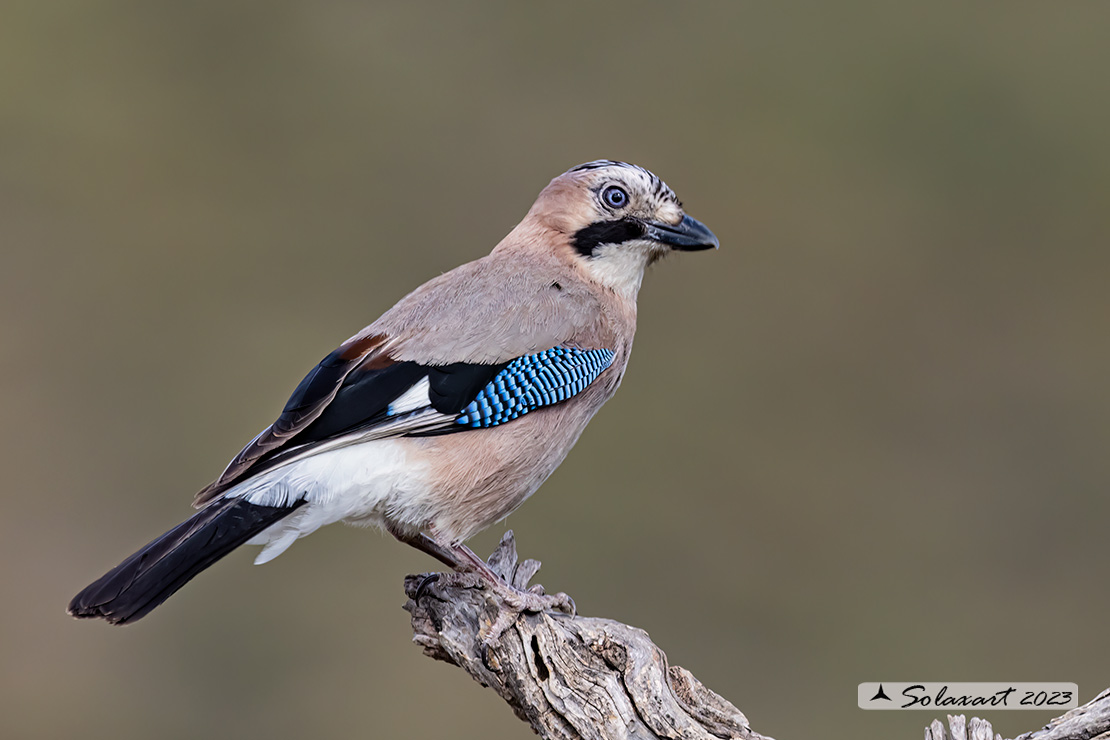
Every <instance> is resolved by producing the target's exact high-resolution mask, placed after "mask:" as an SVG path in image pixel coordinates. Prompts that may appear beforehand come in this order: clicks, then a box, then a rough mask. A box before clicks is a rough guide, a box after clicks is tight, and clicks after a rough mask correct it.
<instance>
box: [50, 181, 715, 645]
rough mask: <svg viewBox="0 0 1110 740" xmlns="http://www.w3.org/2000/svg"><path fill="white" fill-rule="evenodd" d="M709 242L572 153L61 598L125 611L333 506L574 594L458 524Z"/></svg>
mask: <svg viewBox="0 0 1110 740" xmlns="http://www.w3.org/2000/svg"><path fill="white" fill-rule="evenodd" d="M719 246H720V243H719V241H718V239H717V237H716V236H715V235H714V234H713V232H711V231H710V230H709V229H708V228H707V227H706V226H705V225H704V224H702V223H701V222H700V221H698V220H696V219H694V218H692V217H691V216H689V215H687V214H686V212H685V210H684V208H683V205H682V203H681V201H679V199H678V197H677V196H676V195H675V193H674V191H673V190H672V189H671V188H670V187H668V186H667V185H666V183H664V182H663V181H662V180H661V179H660V178H659V177H658V176H656V175H655V174H653V173H652V172H650V171H649V170H647V169H644V168H643V167H639V166H637V165H633V164H629V163H626V162H620V161H616V160H596V161H592V162H587V163H585V164H581V165H578V166H576V167H573V168H571V169H569V170H567V171H566V172H564V173H563V174H561V175H559V176H557V177H555V178H554V179H553V180H551V182H550V183H549V184H548V185H547V186H546V187H545V188H543V189H542V191H541V192H540V193H539V196H538V197H537V198H536V201H535V202H534V204H533V205H532V207H531V209H530V210H529V211H528V213H527V214H526V215H525V217H524V219H523V220H522V221H521V222H520V223H519V224H518V225H517V226H516V227H515V228H513V229H512V230H511V231H510V232H509V233H508V235H507V236H505V237H504V239H502V240H501V241H500V242H499V243H498V244H497V245H496V246H495V247H494V249H493V251H492V252H491V253H489V254H488V255H486V256H485V257H482V258H480V259H477V260H475V261H472V262H468V263H466V264H463V265H461V266H460V267H457V268H455V269H453V270H450V271H449V272H445V273H442V274H440V275H439V276H437V277H435V278H433V279H431V280H429V281H428V282H426V283H424V284H423V285H421V286H420V287H418V288H416V289H415V290H413V291H412V292H411V293H409V294H408V295H406V296H405V297H404V298H402V299H401V300H400V301H399V302H397V303H396V305H394V306H393V307H392V308H390V309H389V310H387V311H386V312H385V313H384V314H383V315H382V316H381V317H380V318H378V319H377V320H376V321H374V322H373V323H371V324H370V325H369V326H367V327H366V328H364V329H362V330H361V331H359V332H358V333H357V334H355V335H354V336H352V337H351V338H349V339H347V340H346V341H344V342H343V343H342V344H340V345H339V347H338V348H337V349H336V350H335V351H333V352H331V353H330V354H329V355H328V356H327V357H325V358H324V359H323V360H322V361H321V362H320V363H319V364H318V365H316V367H314V368H313V369H312V370H311V371H310V372H309V373H308V374H307V375H306V376H305V377H304V379H303V380H302V381H301V382H300V384H299V385H298V386H297V387H296V389H295V390H294V391H293V393H292V395H291V396H290V397H289V400H288V402H287V403H286V404H285V407H284V409H283V410H282V411H281V413H280V415H278V417H277V419H276V420H275V421H274V422H273V423H272V424H271V425H270V426H268V427H266V429H264V430H263V431H262V432H261V433H260V434H259V435H258V436H256V437H255V438H254V439H252V440H251V441H250V442H249V443H248V444H247V445H246V446H245V447H244V448H243V449H242V450H241V451H240V452H239V453H238V454H237V455H236V456H235V457H234V458H233V459H232V460H231V462H230V463H229V464H228V465H227V466H226V468H224V470H223V472H222V473H221V474H220V475H219V476H218V477H217V478H216V479H215V480H214V481H213V482H212V483H211V484H209V485H208V486H207V487H205V488H204V489H203V490H201V491H200V492H199V493H197V494H196V497H195V499H194V502H193V503H194V506H195V507H196V508H197V509H198V511H197V512H196V513H195V514H193V515H192V517H191V518H189V519H187V520H186V521H184V522H183V523H181V524H179V525H178V526H176V527H174V528H173V529H171V530H169V531H168V532H166V533H165V534H163V535H161V536H160V537H158V538H156V539H155V540H153V541H151V542H150V543H149V544H147V545H146V546H145V547H143V548H142V549H140V550H139V551H138V552H136V553H134V554H133V555H131V556H130V557H128V558H127V559H126V560H124V561H123V562H121V563H120V564H119V565H118V566H116V567H115V568H113V569H112V570H110V571H109V572H108V573H106V574H105V575H104V576H102V577H101V578H99V579H97V580H96V581H94V582H93V583H92V584H90V585H89V586H88V587H86V588H85V589H84V590H82V591H81V592H80V593H79V594H77V596H75V597H74V598H73V600H72V601H71V602H70V604H69V608H68V612H69V614H71V615H72V616H74V617H77V618H101V619H104V620H106V621H107V622H109V623H111V624H118V625H122V624H129V623H133V622H135V621H137V620H139V619H141V618H142V617H144V616H146V615H147V614H149V613H150V612H151V611H152V610H153V609H155V608H156V607H157V606H159V605H160V604H162V603H163V602H164V601H165V600H166V599H168V598H169V597H170V596H171V595H173V594H174V593H175V592H177V591H178V590H179V589H180V588H181V587H182V586H184V585H185V584H186V583H187V582H188V581H189V580H191V579H192V578H193V577H194V576H196V575H197V574H199V573H200V572H201V571H203V570H204V569H205V568H207V567H209V566H210V565H212V564H213V563H215V562H216V561H217V560H219V559H220V558H222V557H224V556H225V555H227V554H228V553H230V552H231V551H232V550H234V549H236V548H237V547H239V546H240V545H243V544H253V545H262V546H263V549H262V550H261V552H260V553H259V554H258V556H257V558H256V559H255V563H256V564H261V563H265V562H268V561H270V560H272V559H273V558H275V557H277V556H278V555H280V554H281V553H282V552H283V551H285V549H286V548H288V547H289V546H290V545H291V544H292V543H293V542H294V541H295V540H297V539H298V538H300V537H304V536H305V535H308V534H311V533H312V532H314V531H315V530H317V529H319V528H320V527H322V526H325V525H327V524H332V523H335V522H339V521H344V522H347V523H351V524H359V525H370V526H377V527H379V528H381V529H383V530H385V531H386V532H388V533H390V534H391V535H393V536H394V537H395V538H396V539H398V540H400V541H401V542H404V543H406V544H409V545H412V546H414V547H416V548H418V549H420V550H422V551H423V552H425V553H428V554H429V555H431V556H433V557H435V558H436V559H438V560H440V561H441V562H443V563H444V564H446V565H448V566H449V567H450V568H451V569H452V571H453V573H454V574H463V575H468V576H471V577H475V578H477V579H478V581H479V582H481V583H482V584H483V585H484V586H487V587H489V588H491V589H493V590H494V591H495V592H496V593H497V594H499V595H501V596H502V597H503V598H504V599H505V600H506V603H508V604H510V605H511V607H512V608H515V609H517V610H527V611H542V610H544V609H548V608H562V609H564V610H566V607H567V601H568V600H569V597H566V595H565V594H543V593H542V588H539V589H537V588H535V587H533V588H532V589H529V590H527V591H525V590H523V589H516V588H514V587H512V586H510V585H509V584H507V583H505V582H504V581H503V580H501V579H500V578H499V577H498V576H497V574H496V573H494V572H493V571H492V570H491V569H490V568H489V566H488V565H487V564H486V563H485V561H483V560H482V559H481V558H480V557H478V556H477V555H476V554H474V553H473V552H472V551H471V550H470V549H469V548H468V547H467V546H466V545H465V544H464V543H465V541H466V540H467V539H468V538H469V537H471V536H472V535H474V534H475V533H477V532H479V531H481V530H482V529H484V528H486V527H488V526H489V525H491V524H493V523H495V522H498V521H500V520H502V519H504V518H505V517H507V516H508V515H509V514H510V513H511V512H513V511H514V510H515V509H516V508H517V507H519V506H520V505H521V504H522V503H523V502H524V501H525V499H527V498H528V497H529V496H531V495H532V494H533V493H534V492H535V491H536V490H537V489H538V488H539V487H540V485H541V484H542V483H543V482H544V481H545V480H546V479H547V478H548V476H550V475H551V474H552V472H554V470H555V469H556V468H557V467H558V466H559V465H560V464H561V463H562V462H563V460H564V458H565V457H566V456H567V453H568V452H569V451H570V449H571V448H572V447H573V446H574V444H575V442H576V441H577V440H578V438H579V435H581V434H582V431H583V429H584V428H585V427H586V425H587V423H588V422H589V421H590V419H591V418H592V417H593V416H594V414H595V413H596V412H597V411H598V409H600V408H601V406H602V404H604V403H605V402H606V401H607V400H609V398H611V397H612V396H613V394H614V393H615V392H616V390H617V388H618V386H619V385H620V384H621V380H622V378H623V377H624V373H625V369H626V366H627V364H628V360H629V354H630V352H631V350H632V340H633V337H634V335H635V331H636V300H637V294H638V292H639V289H640V285H641V282H642V280H643V277H644V271H645V270H646V268H647V267H648V266H649V265H651V264H652V263H654V262H656V261H657V260H659V259H660V258H661V257H663V256H665V255H667V254H669V253H671V252H673V251H698V250H707V249H717V248H719ZM447 575H452V574H451V573H449V574H447ZM570 608H571V610H573V602H571V607H570Z"/></svg>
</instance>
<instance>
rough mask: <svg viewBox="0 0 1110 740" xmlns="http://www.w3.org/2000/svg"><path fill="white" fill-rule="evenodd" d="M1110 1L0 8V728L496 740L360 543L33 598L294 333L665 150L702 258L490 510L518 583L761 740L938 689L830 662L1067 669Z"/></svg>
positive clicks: (1094, 560)
mask: <svg viewBox="0 0 1110 740" xmlns="http://www.w3.org/2000/svg"><path fill="white" fill-rule="evenodd" d="M1108 24H1110V8H1108V7H1107V5H1106V4H1104V3H1063V4H1052V3H1048V4H1046V3H1043V2H1008V3H981V4H970V5H969V4H966V3H930V4H928V5H927V6H926V5H921V4H918V5H909V4H889V3H869V4H835V5H834V4H832V3H824V4H820V3H814V4H810V5H807V6H803V5H796V4H790V5H787V4H777V3H758V4H757V3H738V2H733V3H724V2H718V3H708V2H706V3H686V4H681V5H680V4H677V3H641V4H632V3H619V4H604V5H603V4H592V3H589V4H586V3H583V4H575V3H560V4H559V5H558V9H546V10H545V9H541V8H540V7H539V6H537V5H527V6H525V5H523V4H509V3H492V2H491V3H470V4H466V5H465V6H464V5H462V4H450V3H439V4H435V3H410V4H405V5H404V6H401V4H397V5H389V6H385V5H377V4H374V3H365V2H340V1H335V2H332V1H328V2H313V3H308V2H302V3H295V2H194V3H172V2H100V3H77V2H53V3H44V2H16V3H9V4H7V5H6V6H5V9H4V10H3V11H2V22H0V239H2V249H3V268H2V272H0V306H2V313H0V332H2V341H0V384H2V389H3V401H4V407H5V417H6V420H7V423H6V424H4V425H3V430H2V431H0V434H2V444H0V450H2V452H0V455H3V461H2V466H3V471H4V478H5V480H4V485H3V497H4V499H3V505H4V515H3V519H2V522H0V563H2V565H0V569H2V571H0V572H2V578H3V582H4V592H5V593H7V594H8V595H9V597H10V598H9V599H8V601H7V603H6V604H5V606H4V608H3V610H2V616H0V635H2V638H0V639H2V645H3V647H2V651H0V696H2V697H3V699H0V704H2V705H3V711H2V712H0V736H3V737H5V738H57V737H65V736H81V737H93V738H97V737H112V738H115V739H117V740H124V739H127V738H151V737H159V738H194V737H216V738H220V737H268V738H274V739H275V740H276V739H279V738H299V737H314V738H355V737H389V736H406V737H409V736H411V737H430V736H445V735H450V736H451V737H457V738H462V739H466V738H494V737H496V738H501V737H504V738H523V737H531V732H530V731H529V730H528V728H527V727H526V726H525V725H523V724H521V723H520V722H519V721H518V720H516V719H515V718H514V717H513V716H512V714H511V713H510V712H509V710H508V709H507V708H506V707H505V706H503V705H502V703H501V701H500V700H499V699H498V698H497V697H495V696H494V694H493V693H492V692H489V691H486V690H483V689H481V688H480V687H479V686H478V685H477V684H474V683H472V682H470V681H469V679H467V678H466V677H465V676H464V675H463V674H462V673H461V672H459V671H457V670H456V669H453V668H449V667H447V666H444V665H442V664H439V663H434V662H432V661H430V660H428V659H427V658H425V657H423V656H422V655H421V653H420V650H419V649H417V648H416V647H415V646H413V645H412V644H410V642H409V638H410V629H409V626H408V620H407V615H406V614H405V613H404V612H402V611H401V605H402V603H403V602H404V597H403V594H402V591H401V582H402V578H403V576H404V575H405V574H407V573H413V572H420V571H422V570H428V569H431V568H433V567H434V563H433V561H431V560H430V559H428V558H427V557H426V556H424V555H422V554H420V553H418V552H415V551H412V550H410V549H408V548H406V547H403V546H401V545H399V544H397V543H395V542H393V541H392V540H390V539H389V538H387V537H383V536H380V535H378V534H377V533H375V532H367V531H363V530H356V529H351V528H346V527H339V526H337V527H332V528H329V529H328V530H325V531H323V532H321V533H319V534H317V535H315V536H313V537H311V538H308V539H306V540H303V541H302V542H300V543H298V544H297V545H295V546H294V547H293V548H292V549H291V550H290V551H289V552H288V553H287V554H286V555H284V556H282V557H281V558H279V559H278V560H277V561H275V562H274V563H272V564H269V565H267V566H265V567H260V568H255V567H253V566H252V565H251V564H250V561H251V558H252V557H253V555H254V550H253V549H250V551H249V552H248V551H247V549H246V548H245V549H244V551H242V552H236V553H234V554H233V555H232V556H230V557H229V558H227V559H226V560H225V561H223V562H221V563H220V564H219V565H217V566H216V567H214V568H212V569H211V571H209V572H207V573H205V574H204V575H203V576H202V577H201V578H199V579H198V580H197V581H195V582H194V583H192V584H190V585H189V586H188V587H187V588H186V589H185V591H183V592H182V593H181V594H179V595H178V596H177V597H175V598H174V599H171V600H170V601H169V602H168V603H167V604H166V605H165V606H164V607H162V608H161V609H160V610H159V611H158V612H156V613H155V614H154V615H153V616H151V617H150V618H148V619H147V620H145V621H143V622H141V623H140V624H138V625H136V626H134V627H131V628H127V629H115V628H110V627H108V626H106V625H104V624H101V623H77V622H74V621H72V620H70V619H69V618H68V617H66V616H65V614H64V607H65V605H66V603H67V601H68V600H69V598H70V597H71V596H72V595H73V594H74V593H75V592H76V591H77V590H78V589H80V588H81V587H82V586H84V585H85V584H86V583H87V582H89V581H90V580H91V579H93V578H95V577H96V576H99V575H100V574H101V573H102V572H103V571H104V570H106V569H107V568H109V567H110V566H112V565H114V564H115V563H117V562H118V561H119V560H120V559H122V558H123V557H124V556H126V555H127V554H129V553H130V552H131V551H132V550H133V549H135V548H136V547H138V546H140V545H142V544H143V543H145V542H146V541H147V540H149V539H151V538H152V537H154V536H155V535H157V534H159V533H160V532H162V531H163V530H165V529H167V528H169V527H170V526H171V525H173V524H175V523H177V522H178V521H179V520H180V519H181V518H183V517H185V516H186V515H188V514H189V512H190V511H191V509H190V508H189V501H190V497H191V496H192V494H193V492H194V491H196V490H197V489H199V488H200V487H202V486H203V485H205V484H206V483H207V482H208V481H209V480H210V479H211V478H213V477H214V476H215V475H216V474H218V473H219V471H220V470H221V468H222V466H223V465H224V464H225V463H226V461H227V460H228V459H229V458H230V457H231V456H232V455H233V454H234V453H235V452H236V451H237V450H238V449H239V447H240V446H241V445H242V444H243V443H245V442H246V441H247V440H248V439H250V438H251V437H252V436H253V435H254V434H255V433H256V432H257V431H259V429H261V428H262V427H263V426H265V425H266V424H268V423H269V422H270V421H271V420H272V418H273V417H274V415H275V414H276V413H277V411H278V410H279V409H280V407H281V405H282V404H283V402H284V400H285V398H286V397H287V395H288V393H289V392H290V391H291V390H292V389H293V387H294V386H295V384H296V383H297V381H298V380H299V379H300V378H301V376H302V374H303V373H304V372H306V371H307V370H308V369H309V368H310V367H311V366H312V365H313V364H314V363H315V362H316V361H317V360H318V359H319V358H320V357H322V356H323V355H325V354H326V353H327V352H329V351H330V350H331V349H332V348H333V347H334V346H335V345H336V344H337V343H338V342H340V341H342V340H343V339H345V338H346V337H347V336H349V335H350V334H352V333H354V332H355V331H357V330H358V329H360V328H361V327H362V326H363V325H364V324H366V323H369V322H370V321H371V320H373V319H374V318H376V317H377V316H378V315H379V313H381V312H382V311H383V310H385V309H386V308H388V307H389V306H390V305H392V304H393V302H394V301H396V300H397V299H398V298H400V297H401V296H402V295H403V294H404V293H405V292H407V291H408V290H410V289H411V288H413V287H415V286H416V285H418V284H419V283H421V282H422V281H424V280H426V279H428V278H430V277H432V276H433V275H436V274H438V273H440V272H442V271H445V270H447V269H450V268H452V267H454V266H455V265H458V264H460V263H462V262H464V261H467V260H470V259H474V258H477V257H479V256H481V255H482V254H485V253H486V252H487V251H488V250H489V249H490V248H491V247H492V246H493V245H494V244H495V243H496V242H497V241H498V240H499V239H500V238H501V236H503V235H504V234H505V233H506V232H507V231H508V230H509V229H510V228H511V227H512V226H513V225H514V224H515V223H516V222H517V221H518V220H519V219H520V218H521V217H522V216H523V214H524V213H525V211H526V210H527V208H528V207H529V205H530V204H531V202H532V200H533V198H534V197H535V195H536V193H537V192H538V191H539V190H540V189H541V188H542V187H543V186H544V185H545V184H546V183H547V182H548V180H550V179H551V178H552V177H553V176H555V175H557V174H559V173H560V172H562V171H564V170H566V169H567V168H568V167H571V166H573V165H575V164H578V163H580V162H583V161H587V160H590V159H595V158H600V157H607V158H619V159H625V160H629V161H633V162H636V163H639V164H642V165H644V166H646V167H649V168H651V169H653V170H654V171H656V172H657V173H658V174H659V175H660V176H662V177H663V178H664V179H665V180H667V181H668V183H669V184H670V185H671V186H672V187H673V188H674V189H675V190H676V191H677V192H678V193H679V196H680V197H681V198H682V199H683V200H684V201H685V203H686V205H687V208H688V210H689V212H690V213H691V214H692V215H694V216H695V217H697V218H699V219H701V220H703V221H704V222H705V223H707V224H708V225H709V226H710V227H711V228H713V229H714V230H715V231H716V233H717V234H718V235H719V236H720V239H721V243H722V245H723V246H722V248H721V250H720V251H719V252H717V253H712V254H707V253H701V254H690V255H678V256H676V257H674V258H673V259H670V260H667V261H666V262H665V263H663V264H661V265H659V266H657V267H655V268H653V269H652V270H651V274H649V275H648V277H647V280H646V281H645V285H644V289H643V291H642V292H641V294H640V306H641V313H640V331H639V336H638V338H637V345H636V351H635V353H634V357H633V360H632V363H631V366H630V372H629V373H628V376H627V378H626V381H625V383H624V386H623V388H622V389H621V392H620V393H619V394H618V395H617V396H616V398H615V399H614V400H613V401H612V402H610V404H609V405H608V406H607V407H606V409H605V410H604V411H603V412H602V413H601V414H600V415H599V416H598V418H597V419H596V420H595V421H594V422H593V424H592V425H591V426H590V428H589V429H588V430H587V432H586V434H585V436H584V437H583V443H582V444H581V445H580V446H579V448H578V449H577V450H575V451H574V452H573V453H572V454H571V456H570V458H569V459H568V461H567V463H566V464H565V465H564V466H563V467H562V468H561V469H560V470H559V471H558V472H557V473H556V474H555V476H554V477H553V478H552V479H551V480H550V481H549V482H548V484H547V485H546V486H544V488H543V489H542V490H541V491H540V493H539V494H538V495H537V496H536V497H535V498H533V499H532V500H531V501H529V502H528V503H527V504H526V505H525V506H524V507H523V508H522V509H521V510H519V511H518V512H517V513H516V514H514V515H513V516H512V517H510V519H509V520H508V522H507V525H506V526H511V527H512V528H514V529H515V531H516V532H517V535H518V539H519V542H520V546H521V550H522V553H523V554H524V555H525V556H529V557H537V558H540V559H543V560H544V562H545V568H544V570H543V572H542V573H541V574H540V578H539V580H540V581H541V582H543V583H545V584H546V585H547V586H548V587H549V588H551V589H557V590H565V591H567V592H569V593H571V594H573V596H574V597H575V598H576V600H577V602H578V605H579V609H580V610H581V611H582V612H583V613H585V614H589V615H597V616H608V617H612V618H614V619H618V620H621V621H624V622H628V623H631V624H635V625H637V626H640V627H643V628H644V629H646V630H648V631H649V632H650V634H651V635H652V637H653V639H654V640H655V641H656V642H657V643H658V644H659V645H660V646H661V647H663V648H664V649H665V650H666V651H667V653H668V655H669V656H670V659H671V660H672V662H674V663H677V664H680V665H682V666H685V667H686V668H688V669H690V670H691V671H693V672H694V674H695V675H697V676H698V677H699V678H700V679H701V680H703V681H704V682H705V683H706V685H708V686H709V687H711V688H713V689H715V690H716V691H718V692H719V693H721V694H722V695H724V696H725V697H727V698H728V699H729V700H731V701H732V702H734V703H735V704H736V705H737V706H739V707H740V708H741V709H743V710H744V711H745V712H746V713H747V714H748V716H749V718H750V719H751V720H752V723H753V725H754V727H755V728H756V729H758V730H760V731H761V732H764V733H767V734H770V735H773V736H775V737H776V738H780V739H781V740H789V739H790V738H807V737H808V738H813V737H841V738H849V737H852V738H855V737H880V736H881V737H891V738H893V737H919V736H920V732H921V728H922V727H923V726H924V725H925V724H927V722H928V721H930V720H931V719H932V718H933V716H935V715H933V714H932V713H926V712H904V713H892V712H868V713H865V712H863V711H861V710H859V709H857V708H856V707H855V691H856V688H855V687H856V684H858V683H859V682H861V681H876V680H884V679H885V680H935V681H943V680H950V681H988V680H990V681H1038V680H1041V681H1049V680H1052V681H1075V682H1078V684H1079V686H1080V689H1081V700H1082V701H1087V700H1089V699H1090V698H1092V697H1093V696H1094V694H1095V693H1096V692H1097V691H1098V690H1100V689H1102V688H1104V687H1106V686H1107V685H1110V666H1108V665H1107V663H1106V656H1107V654H1108V651H1110V632H1108V631H1107V630H1106V614H1107V611H1108V609H1110V589H1107V588H1106V582H1107V576H1108V568H1110V566H1108V564H1107V560H1106V556H1105V552H1106V545H1105V533H1106V522H1107V519H1108V515H1110V503H1108V497H1107V495H1106V494H1107V486H1108V483H1110V455H1108V454H1107V446H1108V445H1107V443H1108V437H1110V392H1108V390H1107V378H1108V377H1110V351H1108V339H1110V337H1108V333H1110V332H1108V329H1110V325H1108V324H1110V321H1108V319H1110V290H1108V289H1107V286H1108V276H1110V250H1108V246H1110V209H1108V207H1107V206H1108V204H1110V146H1108V145H1107V132H1108V131H1110V75H1108V71H1110V44H1107V43H1106V39H1107V35H1106V33H1107V27H1108ZM503 529H504V527H503V526H501V525H499V526H496V527H494V528H491V529H490V530H487V531H486V532H485V533H483V534H482V535H481V536H479V537H477V538H475V540H474V541H472V543H471V544H472V545H473V546H474V547H475V549H477V550H478V551H480V552H483V553H484V552H488V551H489V550H490V549H491V548H492V546H493V545H494V544H495V543H496V541H497V539H498V537H499V536H500V534H501V532H502V531H503ZM939 714H940V713H938V715H939ZM987 716H988V717H989V718H990V719H992V720H993V721H994V722H995V723H996V727H997V729H998V730H999V731H1001V732H1002V733H1003V735H1007V736H1012V735H1014V734H1017V733H1018V732H1021V731H1024V730H1030V729H1034V728H1036V727H1038V726H1039V725H1040V724H1041V723H1042V722H1043V721H1044V720H1046V719H1048V717H1049V716H1050V715H1049V714H1045V713H1027V712H1008V713H1007V712H994V713H991V714H988V715H987ZM830 728H834V729H830Z"/></svg>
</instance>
